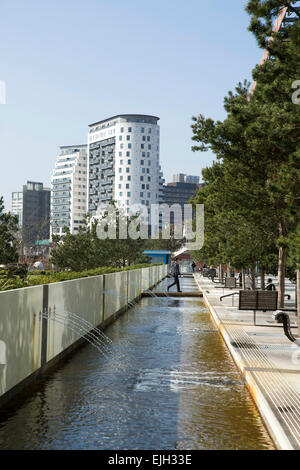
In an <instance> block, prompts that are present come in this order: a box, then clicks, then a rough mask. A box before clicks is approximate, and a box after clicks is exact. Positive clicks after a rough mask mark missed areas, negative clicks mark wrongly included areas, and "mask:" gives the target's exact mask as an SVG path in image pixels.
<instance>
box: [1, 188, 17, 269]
mask: <svg viewBox="0 0 300 470" xmlns="http://www.w3.org/2000/svg"><path fill="white" fill-rule="evenodd" d="M17 231H18V218H17V217H16V216H13V215H11V214H10V213H9V212H6V213H5V212H4V203H3V197H1V198H0V263H1V264H7V263H15V262H17V261H18V251H17V238H16V234H17Z"/></svg>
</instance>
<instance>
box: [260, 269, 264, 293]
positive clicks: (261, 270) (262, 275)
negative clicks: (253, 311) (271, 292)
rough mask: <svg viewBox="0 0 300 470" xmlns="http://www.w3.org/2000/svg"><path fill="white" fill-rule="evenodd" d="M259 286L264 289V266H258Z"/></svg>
mask: <svg viewBox="0 0 300 470" xmlns="http://www.w3.org/2000/svg"><path fill="white" fill-rule="evenodd" d="M259 270H260V288H261V289H262V290H265V270H264V268H262V267H260V268H259Z"/></svg>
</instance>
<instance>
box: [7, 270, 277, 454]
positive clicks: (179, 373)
mask: <svg viewBox="0 0 300 470" xmlns="http://www.w3.org/2000/svg"><path fill="white" fill-rule="evenodd" d="M168 282H170V281H168V280H164V281H163V282H162V283H161V284H160V285H159V287H158V288H157V290H160V291H161V290H165V288H166V284H167V283H168ZM181 283H182V288H183V290H185V291H187V290H191V291H194V290H196V286H195V283H194V280H193V279H189V278H185V279H182V280H181ZM105 333H106V335H107V336H109V338H111V339H112V348H111V350H110V352H109V353H108V354H107V355H106V356H105V357H104V356H102V355H101V354H100V353H99V352H98V351H97V350H96V349H95V348H93V347H92V346H91V345H87V346H86V347H84V348H82V349H80V350H79V351H77V352H76V353H75V354H74V355H73V356H72V357H71V358H70V359H68V360H67V361H65V362H64V363H63V364H62V365H61V366H60V367H59V368H58V369H57V370H56V371H55V372H54V373H52V374H51V375H49V376H47V377H45V379H44V380H43V382H42V383H41V384H40V385H39V387H38V389H37V390H35V391H34V393H32V394H31V395H30V396H28V397H27V398H26V399H22V403H19V404H18V406H15V407H14V408H13V409H9V411H5V410H2V411H1V412H0V449H13V450H16V449H115V450H120V449H123V450H125V449H135V450H136V449H138V450H141V449H149V450H154V449H155V450H164V449H169V450H171V449H181V450H182V449H185V450H191V449H274V445H273V443H272V441H271V439H270V437H269V435H268V433H267V432H266V430H265V427H264V425H263V423H262V420H261V418H260V416H259V413H258V412H257V410H256V407H255V405H254V403H253V401H252V399H251V397H250V395H249V392H248V391H247V389H246V388H245V386H244V385H243V383H242V380H241V378H240V375H239V373H238V371H237V369H236V366H235V364H234V362H233V360H232V358H231V356H230V354H229V352H228V350H227V348H226V346H225V344H224V343H223V341H222V339H221V336H220V334H219V332H218V331H217V329H216V326H215V325H214V323H213V322H212V320H211V318H210V315H209V312H208V311H207V309H206V308H205V306H204V304H203V303H202V302H201V299H199V300H198V299H195V298H180V299H177V298H171V297H167V298H154V297H150V298H144V299H143V300H142V301H141V302H139V303H138V304H137V305H136V307H135V308H133V309H131V310H129V311H128V312H127V313H125V314H124V315H123V316H122V317H121V318H120V319H119V320H118V321H117V322H116V323H114V324H113V325H111V326H110V327H109V328H108V329H107V330H106V331H105Z"/></svg>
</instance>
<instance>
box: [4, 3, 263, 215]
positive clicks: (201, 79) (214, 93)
mask: <svg viewBox="0 0 300 470" xmlns="http://www.w3.org/2000/svg"><path fill="white" fill-rule="evenodd" d="M246 3H247V1H246V0H227V1H224V0H215V1H211V0H209V1H207V0H206V1H204V0H185V1H184V2H182V1H179V0H151V1H146V0H126V1H125V0H51V1H50V0H44V1H41V0H26V1H24V0H0V44H1V47H0V64H1V67H0V80H4V81H5V82H6V86H7V104H6V105H0V154H1V172H0V195H4V198H5V203H6V206H7V208H10V198H11V192H12V191H14V190H21V188H22V185H23V184H24V183H25V182H26V181H27V180H34V181H42V182H43V183H44V184H45V185H47V186H49V185H50V175H51V171H52V168H53V165H54V162H55V157H56V154H57V146H59V145H72V144H81V143H85V142H86V141H87V129H88V124H90V123H92V122H95V121H98V120H101V119H105V118H107V117H109V116H111V115H115V114H120V113H143V114H154V115H157V116H159V117H160V119H161V120H160V126H161V164H162V168H163V171H164V174H165V177H166V180H167V181H169V180H170V179H171V176H172V174H173V173H178V172H183V173H188V174H195V175H197V174H198V175H200V174H201V169H202V168H203V167H205V166H207V164H209V163H210V162H211V161H212V159H213V156H212V155H210V154H208V153H204V154H201V153H193V152H192V151H191V144H192V143H191V136H192V131H191V128H190V125H191V117H192V116H193V115H197V114H199V113H203V114H205V115H207V116H211V117H213V118H217V119H222V118H223V117H224V110H223V98H224V96H225V95H226V93H227V92H228V90H230V89H233V88H234V87H235V85H236V83H237V82H238V81H240V80H243V79H244V78H247V79H250V78H251V70H252V68H253V67H254V66H255V64H256V63H258V62H259V61H260V59H261V55H262V51H261V50H260V49H259V48H258V47H257V45H256V42H255V39H254V37H253V36H252V34H251V33H250V32H248V31H247V27H248V24H249V17H248V15H247V14H246V12H245V11H244V7H245V4H246Z"/></svg>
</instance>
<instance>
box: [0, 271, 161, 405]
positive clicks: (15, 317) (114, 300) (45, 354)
mask: <svg viewBox="0 0 300 470" xmlns="http://www.w3.org/2000/svg"><path fill="white" fill-rule="evenodd" d="M166 275H167V266H166V265H162V266H151V267H149V268H143V269H136V270H130V271H122V272H117V273H113V274H105V275H102V276H95V277H88V278H82V279H75V280H72V281H65V282H58V283H54V284H47V285H43V286H35V287H27V288H23V289H15V290H11V291H5V292H0V406H1V405H3V404H4V403H6V402H7V401H8V400H10V399H11V398H13V397H14V396H15V395H16V394H17V393H19V392H20V391H22V390H23V389H24V388H25V386H26V385H27V384H29V383H31V382H32V381H34V380H35V379H36V378H37V377H38V376H39V375H40V374H41V373H42V372H44V371H45V370H46V369H47V368H49V366H51V364H53V363H54V362H57V361H58V360H60V359H61V358H62V357H63V356H64V355H65V354H64V353H65V352H68V351H70V350H71V349H72V348H74V347H75V346H76V345H79V343H80V341H82V339H81V338H82V337H83V336H84V334H85V333H86V332H85V331H84V330H83V329H81V328H80V327H79V326H78V324H77V323H76V322H73V321H72V319H70V320H68V326H66V324H65V315H66V312H71V313H72V314H74V315H79V316H80V317H81V318H82V319H84V320H86V321H87V322H89V323H91V324H92V325H93V326H94V327H98V326H100V327H101V326H102V327H104V326H106V325H107V324H109V323H111V322H112V321H114V319H115V318H116V317H117V316H118V315H120V314H121V313H122V312H123V311H124V310H126V309H127V308H128V303H130V302H132V301H133V300H137V299H139V298H140V296H141V293H142V292H143V291H144V290H147V289H149V288H151V287H153V286H154V285H155V284H156V283H157V282H159V281H160V280H161V279H163V278H164V277H165V276H166ZM42 312H47V313H48V316H49V318H45V317H44V316H43V314H42Z"/></svg>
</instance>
